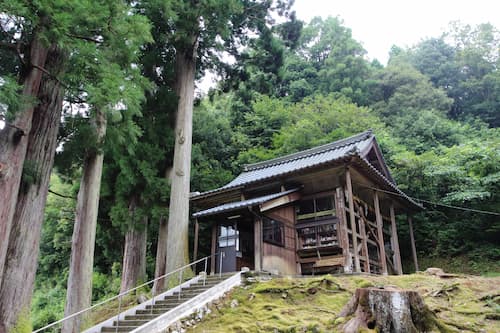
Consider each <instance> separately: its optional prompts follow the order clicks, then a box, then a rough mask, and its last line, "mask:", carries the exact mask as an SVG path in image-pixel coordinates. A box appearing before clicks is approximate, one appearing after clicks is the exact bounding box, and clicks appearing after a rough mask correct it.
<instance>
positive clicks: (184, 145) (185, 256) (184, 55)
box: [167, 36, 198, 272]
mask: <svg viewBox="0 0 500 333" xmlns="http://www.w3.org/2000/svg"><path fill="white" fill-rule="evenodd" d="M197 48H198V43H197V41H196V37H194V36H193V38H192V47H191V49H187V50H177V54H176V59H175V62H176V81H177V82H176V84H177V87H176V88H177V93H178V95H179V102H178V106H177V118H176V122H175V150H174V163H173V173H172V186H171V191H170V205H169V217H168V235H167V253H168V255H167V272H171V271H173V270H175V269H176V268H179V267H181V266H183V265H185V264H186V263H187V262H188V261H189V244H188V230H189V182H190V175H191V144H192V132H193V99H194V77H195V70H196V52H197Z"/></svg>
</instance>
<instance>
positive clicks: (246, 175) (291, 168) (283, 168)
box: [193, 131, 374, 198]
mask: <svg viewBox="0 0 500 333" xmlns="http://www.w3.org/2000/svg"><path fill="white" fill-rule="evenodd" d="M373 139H374V136H373V133H372V132H371V131H366V132H363V133H360V134H358V135H355V136H351V137H349V138H347V139H343V140H339V141H335V142H332V143H328V144H326V145H322V146H319V147H314V148H311V149H307V150H304V151H301V152H298V153H294V154H290V155H286V156H283V157H278V158H275V159H272V160H268V161H263V162H259V163H254V164H249V165H246V166H245V167H244V171H243V172H242V173H241V174H240V175H239V176H238V177H236V178H235V179H233V180H232V181H231V182H230V183H228V184H226V185H224V186H223V187H220V188H218V189H215V190H211V191H207V192H204V193H200V194H198V195H196V196H195V197H197V196H203V195H207V194H211V193H214V192H220V191H224V190H229V189H232V188H236V187H239V186H242V185H246V184H249V183H253V182H257V181H261V180H265V179H269V178H273V177H276V176H280V175H284V174H288V173H291V172H295V171H299V170H302V169H306V168H310V167H314V166H319V165H321V164H324V163H327V162H332V161H335V160H338V159H341V158H344V157H347V156H349V155H352V154H355V153H356V152H362V151H364V150H365V149H366V148H367V147H368V146H369V145H370V143H371V142H372V140H373ZM195 197H193V198H195Z"/></svg>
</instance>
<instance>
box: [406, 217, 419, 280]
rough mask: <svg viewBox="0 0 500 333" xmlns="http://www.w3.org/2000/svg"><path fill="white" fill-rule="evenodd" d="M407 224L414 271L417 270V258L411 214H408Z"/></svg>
mask: <svg viewBox="0 0 500 333" xmlns="http://www.w3.org/2000/svg"><path fill="white" fill-rule="evenodd" d="M407 219H408V226H409V228H410V241H411V253H412V255H413V263H414V264H415V272H418V271H419V269H418V259H417V249H416V247H415V238H414V237H413V223H412V218H411V215H409V214H408V216H407Z"/></svg>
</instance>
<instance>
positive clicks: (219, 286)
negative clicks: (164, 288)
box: [86, 273, 241, 333]
mask: <svg viewBox="0 0 500 333" xmlns="http://www.w3.org/2000/svg"><path fill="white" fill-rule="evenodd" d="M236 275H238V274H236ZM234 277H235V275H234V273H233V274H223V275H221V276H219V275H215V276H207V278H206V280H205V282H204V281H203V278H199V279H198V280H197V281H196V282H194V283H191V284H189V285H188V286H185V287H182V288H181V291H180V296H179V291H178V288H177V291H174V292H171V293H168V295H167V296H162V295H160V296H158V297H157V298H156V299H155V301H154V304H152V305H151V304H149V305H145V306H144V307H142V308H139V309H137V310H135V311H134V312H135V313H133V314H131V313H130V311H127V312H126V313H124V314H123V315H120V316H118V318H119V320H116V319H115V320H113V321H112V325H111V322H110V321H109V320H108V321H107V322H106V324H105V325H101V326H100V327H96V329H94V330H88V331H86V332H102V333H112V332H132V331H134V332H137V333H138V332H143V331H144V332H156V331H158V332H159V331H161V330H162V329H165V328H166V327H168V325H169V323H170V324H171V323H172V321H173V320H174V319H173V318H175V320H178V319H180V318H181V317H184V316H186V315H188V314H189V313H194V312H195V311H196V309H197V308H199V307H200V306H203V305H204V304H206V303H208V302H209V301H210V300H213V299H214V298H219V297H220V296H222V294H220V293H221V291H222V293H223V292H225V291H227V290H226V289H227V287H225V286H224V283H223V282H224V281H226V280H231V279H233V280H234ZM238 279H239V280H241V277H240V276H239V275H238ZM234 281H236V280H234ZM232 283H233V284H234V282H232ZM238 283H239V282H238ZM226 284H227V283H226ZM224 288H226V289H224ZM223 290H224V291H223ZM219 294H220V295H219ZM149 303H152V302H149ZM202 303H203V304H202ZM169 312H170V314H168V313H169ZM160 317H161V318H160ZM155 322H159V324H156V323H155Z"/></svg>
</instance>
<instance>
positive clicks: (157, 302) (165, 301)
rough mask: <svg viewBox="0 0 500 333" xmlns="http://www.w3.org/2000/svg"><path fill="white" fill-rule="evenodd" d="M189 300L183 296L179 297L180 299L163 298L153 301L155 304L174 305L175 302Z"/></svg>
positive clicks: (179, 302)
mask: <svg viewBox="0 0 500 333" xmlns="http://www.w3.org/2000/svg"><path fill="white" fill-rule="evenodd" d="M188 300H190V298H183V297H181V299H177V298H175V299H165V300H159V301H156V302H155V305H176V304H181V303H184V302H186V301H188Z"/></svg>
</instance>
